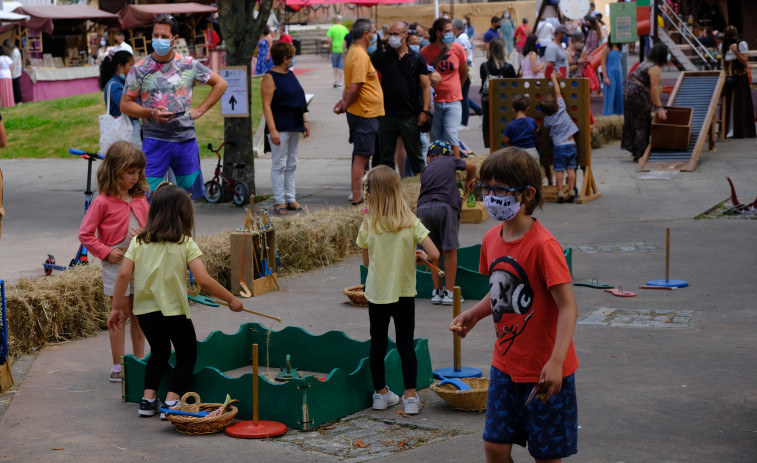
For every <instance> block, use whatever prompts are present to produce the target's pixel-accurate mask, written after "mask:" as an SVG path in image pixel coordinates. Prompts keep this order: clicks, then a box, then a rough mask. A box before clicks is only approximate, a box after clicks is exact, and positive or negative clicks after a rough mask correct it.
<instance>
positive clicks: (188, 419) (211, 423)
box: [166, 392, 238, 434]
mask: <svg viewBox="0 0 757 463" xmlns="http://www.w3.org/2000/svg"><path fill="white" fill-rule="evenodd" d="M190 394H193V396H194V397H196V398H197V400H198V402H199V396H198V395H197V394H195V393H194V392H187V393H186V394H184V397H182V398H181V401H182V410H184V411H189V410H185V408H186V405H185V404H186V398H187V396H189V395H190ZM189 405H194V404H189ZM221 405H223V404H214V403H207V404H201V403H198V406H199V407H198V408H199V410H200V411H203V412H212V411H213V410H215V409H217V408H218V407H220V406H221ZM237 411H238V410H237V407H235V406H233V405H229V406H227V407H226V411H224V412H223V413H221V414H220V415H218V416H213V417H207V416H206V417H202V418H199V417H195V416H186V415H176V414H171V413H169V414H166V419H167V420H168V421H170V422H171V423H173V425H174V426H176V430H177V431H179V432H181V433H184V434H213V433H215V432H219V431H223V430H224V429H225V428H226V426H228V425H230V424H231V422H232V421H234V417H235V416H237Z"/></svg>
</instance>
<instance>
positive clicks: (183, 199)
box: [108, 183, 242, 416]
mask: <svg viewBox="0 0 757 463" xmlns="http://www.w3.org/2000/svg"><path fill="white" fill-rule="evenodd" d="M193 230H194V210H193V206H192V201H191V200H190V199H189V196H188V195H187V193H186V191H184V189H182V188H179V187H177V186H174V185H171V184H168V183H164V184H161V185H160V186H158V188H157V189H156V190H155V193H154V194H153V196H152V199H151V202H150V210H149V213H148V215H147V224H146V225H145V227H144V229H143V230H142V231H141V232H140V233H139V234H138V235H137V236H136V237H134V239H132V240H131V244H130V245H129V249H128V251H127V252H126V255H125V256H124V259H123V264H122V265H121V270H120V271H119V273H118V277H117V278H116V288H115V292H114V296H113V310H112V311H111V314H110V317H109V318H108V328H109V329H110V330H116V329H118V328H119V327H120V326H122V325H123V323H124V321H125V320H126V318H128V317H129V316H130V315H131V312H132V309H131V307H130V306H129V304H128V303H127V299H126V297H124V293H125V291H126V286H127V285H128V283H129V280H130V279H131V277H132V275H133V276H134V314H136V315H137V318H138V319H139V324H140V326H141V327H142V331H143V332H144V334H145V337H146V338H147V342H148V343H149V344H150V352H151V355H150V358H149V359H148V360H147V367H146V369H145V392H144V396H143V398H142V401H141V403H140V404H139V415H140V416H152V415H154V414H155V413H156V412H157V410H158V409H159V408H161V406H162V405H161V403H160V400H158V399H157V394H158V387H159V386H160V380H161V378H162V377H163V373H164V371H165V369H166V368H167V367H168V358H169V356H170V355H171V344H173V347H174V350H175V351H176V366H175V367H174V371H173V374H172V375H171V380H170V384H169V387H168V394H167V395H166V401H165V407H166V408H178V406H179V399H180V398H181V396H182V395H183V394H184V393H185V392H187V388H188V387H189V384H190V382H191V380H192V370H194V365H195V361H196V360H197V336H196V334H195V330H194V325H193V324H192V320H191V319H190V314H189V302H188V300H187V265H188V266H189V270H190V271H191V272H192V274H193V275H194V279H195V281H196V282H197V284H199V285H200V287H202V289H204V290H205V291H207V292H209V293H210V294H211V295H213V296H215V297H218V298H220V299H223V300H224V301H226V302H227V303H228V304H229V308H230V309H231V310H232V311H234V312H239V311H241V310H242V302H241V301H240V300H239V299H237V298H236V297H234V296H233V295H232V294H231V293H230V292H229V291H228V290H227V289H226V288H224V287H223V286H221V285H220V284H219V283H218V282H217V281H216V280H214V279H213V278H212V277H211V276H210V275H208V272H207V270H206V269H205V265H203V263H202V259H201V258H202V251H200V248H199V247H198V246H197V243H195V241H194V240H193V239H192V232H193Z"/></svg>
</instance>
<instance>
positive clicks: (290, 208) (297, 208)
mask: <svg viewBox="0 0 757 463" xmlns="http://www.w3.org/2000/svg"><path fill="white" fill-rule="evenodd" d="M295 204H296V206H295ZM287 210H288V211H293V212H303V211H307V208H305V207H303V206H302V205H301V204H299V203H296V202H295V203H289V204H287Z"/></svg>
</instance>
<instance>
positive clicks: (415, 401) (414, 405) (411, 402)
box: [402, 395, 423, 415]
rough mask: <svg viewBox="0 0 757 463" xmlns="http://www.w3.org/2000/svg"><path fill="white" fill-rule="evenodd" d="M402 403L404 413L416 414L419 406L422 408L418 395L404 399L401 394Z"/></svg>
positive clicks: (419, 409) (419, 408)
mask: <svg viewBox="0 0 757 463" xmlns="http://www.w3.org/2000/svg"><path fill="white" fill-rule="evenodd" d="M402 404H403V405H404V406H405V415H417V414H418V413H420V412H421V408H423V404H422V403H421V401H420V399H419V398H418V396H415V397H408V398H407V399H406V398H405V396H404V395H403V396H402Z"/></svg>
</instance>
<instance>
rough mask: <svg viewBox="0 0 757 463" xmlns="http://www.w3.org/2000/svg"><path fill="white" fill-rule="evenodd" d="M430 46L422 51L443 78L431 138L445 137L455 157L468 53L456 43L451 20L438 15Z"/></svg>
mask: <svg viewBox="0 0 757 463" xmlns="http://www.w3.org/2000/svg"><path fill="white" fill-rule="evenodd" d="M430 33H431V38H432V39H433V41H432V42H431V44H430V45H428V46H425V47H423V48H421V54H422V55H423V57H424V58H426V62H428V63H429V65H430V66H432V67H433V68H434V69H436V71H437V72H438V73H439V74H441V76H442V81H441V82H440V83H439V84H437V85H436V87H435V88H434V90H435V91H436V97H435V99H434V118H433V119H432V120H431V139H432V140H444V141H446V142H447V143H449V144H450V145H452V150H453V152H454V153H455V157H457V158H459V157H460V139H459V138H458V130H459V129H460V122H461V121H462V116H463V110H462V103H461V102H462V100H463V90H462V89H463V84H465V80H466V79H467V78H468V56H467V54H466V53H465V50H463V47H462V46H460V44H458V43H454V41H455V34H454V32H453V28H452V22H451V21H450V20H449V19H442V18H439V19H437V20H436V21H434V25H433V26H431V31H430Z"/></svg>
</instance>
